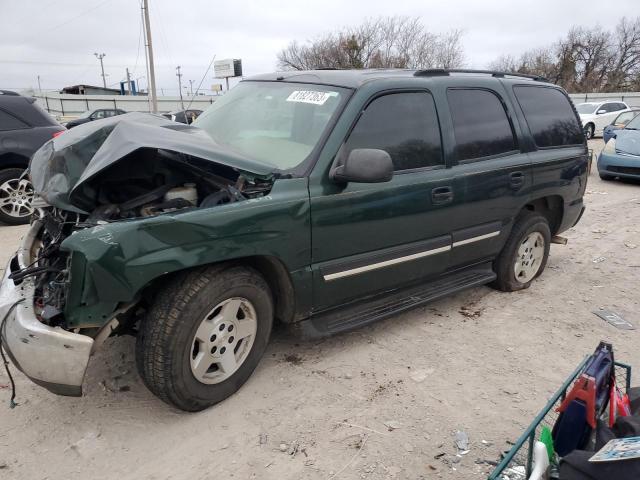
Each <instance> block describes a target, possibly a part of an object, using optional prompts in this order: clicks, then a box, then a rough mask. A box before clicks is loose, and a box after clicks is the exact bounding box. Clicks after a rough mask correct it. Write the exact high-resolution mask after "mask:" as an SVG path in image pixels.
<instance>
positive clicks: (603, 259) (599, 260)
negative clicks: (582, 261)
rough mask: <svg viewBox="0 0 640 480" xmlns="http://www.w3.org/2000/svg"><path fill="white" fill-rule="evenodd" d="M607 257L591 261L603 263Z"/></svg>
mask: <svg viewBox="0 0 640 480" xmlns="http://www.w3.org/2000/svg"><path fill="white" fill-rule="evenodd" d="M606 259H607V258H606V257H596V258H594V259H593V260H591V261H592V262H593V263H602V262H604V261H605V260H606Z"/></svg>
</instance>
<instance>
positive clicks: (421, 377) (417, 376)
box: [409, 368, 434, 383]
mask: <svg viewBox="0 0 640 480" xmlns="http://www.w3.org/2000/svg"><path fill="white" fill-rule="evenodd" d="M433 372H434V369H433V368H423V369H419V370H412V371H411V373H410V374H409V377H410V378H411V380H413V381H414V382H416V383H422V382H424V381H425V380H426V379H427V377H428V376H429V375H431V374H432V373H433Z"/></svg>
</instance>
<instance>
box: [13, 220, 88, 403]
mask: <svg viewBox="0 0 640 480" xmlns="http://www.w3.org/2000/svg"><path fill="white" fill-rule="evenodd" d="M40 228H41V224H40V223H39V222H35V223H34V224H33V226H32V227H31V229H30V230H29V232H28V233H27V235H26V237H25V238H24V240H23V243H22V246H21V247H20V249H19V250H18V253H17V255H16V257H15V258H14V259H12V261H11V262H9V264H8V265H7V267H6V269H5V272H4V277H3V279H2V285H1V286H0V320H2V319H4V318H5V316H7V318H6V320H5V321H4V326H3V328H2V331H0V340H1V341H2V345H3V347H4V349H5V350H6V352H7V353H8V354H9V357H10V358H11V360H12V362H13V363H14V364H15V366H16V367H17V368H18V369H20V370H21V371H22V372H23V373H24V374H25V375H26V376H27V377H29V378H30V379H31V380H32V381H33V382H34V383H36V384H38V385H40V386H42V387H44V388H46V389H47V390H49V391H51V392H53V393H56V394H58V395H68V396H81V395H82V380H83V378H84V374H85V370H86V369H87V364H88V363H89V356H90V355H91V349H92V347H93V339H92V338H90V337H88V336H86V335H80V334H77V333H72V332H68V331H66V330H64V329H62V328H60V327H50V326H48V325H45V324H43V323H42V322H40V321H39V320H38V318H37V317H36V314H35V312H34V308H33V300H34V299H33V296H34V289H35V286H34V279H33V278H32V277H27V278H25V279H24V280H22V281H21V282H19V283H18V284H17V285H16V284H15V283H14V281H13V280H11V279H10V278H9V275H10V274H11V268H12V265H13V267H14V269H15V268H16V266H19V268H24V267H25V266H26V265H29V264H30V263H31V262H33V260H32V257H33V255H34V245H35V242H36V238H37V235H38V232H39V230H40ZM14 305H15V306H14ZM12 307H13V308H12Z"/></svg>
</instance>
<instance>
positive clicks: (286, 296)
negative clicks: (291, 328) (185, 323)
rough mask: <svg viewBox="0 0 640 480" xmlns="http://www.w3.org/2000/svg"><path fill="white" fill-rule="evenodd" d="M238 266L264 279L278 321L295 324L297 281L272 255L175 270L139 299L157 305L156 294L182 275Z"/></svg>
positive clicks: (154, 281) (241, 258) (150, 287)
mask: <svg viewBox="0 0 640 480" xmlns="http://www.w3.org/2000/svg"><path fill="white" fill-rule="evenodd" d="M235 266H247V267H251V268H253V269H254V270H256V271H257V272H258V273H259V274H260V275H262V277H264V279H265V281H266V282H267V284H268V285H269V288H270V289H271V293H272V295H273V306H274V316H275V319H276V320H277V321H279V322H281V323H291V322H293V321H294V320H295V318H296V315H295V313H296V301H295V298H296V297H295V288H294V286H293V281H292V280H291V276H290V275H289V271H288V269H287V267H286V266H285V264H284V263H283V262H282V261H281V260H280V259H278V258H277V257H274V256H269V255H254V256H249V257H240V258H235V259H233V260H226V261H222V262H216V263H209V264H202V265H197V266H193V267H188V268H184V269H181V270H175V271H172V272H170V273H168V274H166V275H162V276H161V277H158V278H156V279H154V280H152V281H151V282H150V283H148V284H147V285H146V286H144V287H143V288H142V289H141V290H140V295H139V298H142V299H145V300H146V302H147V303H150V302H153V300H154V297H155V292H156V291H157V290H158V289H159V288H162V287H163V286H164V285H166V284H167V283H168V282H170V281H171V280H173V279H174V278H175V277H176V276H178V275H184V274H186V273H187V272H190V271H193V270H197V269H202V268H210V267H218V268H220V269H221V270H226V269H228V268H232V267H235Z"/></svg>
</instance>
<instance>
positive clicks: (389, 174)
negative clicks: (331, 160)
mask: <svg viewBox="0 0 640 480" xmlns="http://www.w3.org/2000/svg"><path fill="white" fill-rule="evenodd" d="M329 176H330V177H331V179H332V180H334V181H335V182H337V183H349V182H356V183H382V182H388V181H389V180H391V179H392V178H393V161H392V160H391V156H390V155H389V154H388V153H387V152H385V151H384V150H378V149H376V148H356V149H354V150H351V152H350V153H349V156H348V157H347V158H345V159H344V160H343V161H342V162H340V161H339V162H338V163H337V164H336V165H335V166H334V167H333V168H332V169H331V172H330V173H329Z"/></svg>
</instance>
